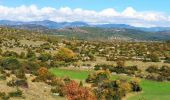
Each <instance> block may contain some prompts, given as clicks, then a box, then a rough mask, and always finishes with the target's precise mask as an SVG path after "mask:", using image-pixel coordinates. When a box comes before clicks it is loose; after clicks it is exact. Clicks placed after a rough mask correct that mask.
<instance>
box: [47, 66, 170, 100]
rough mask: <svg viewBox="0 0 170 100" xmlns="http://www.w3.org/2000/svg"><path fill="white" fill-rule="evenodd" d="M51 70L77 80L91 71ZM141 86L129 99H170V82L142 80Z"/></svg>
mask: <svg viewBox="0 0 170 100" xmlns="http://www.w3.org/2000/svg"><path fill="white" fill-rule="evenodd" d="M50 72H52V73H53V74H54V75H56V76H59V77H66V76H68V77H70V78H71V79H77V80H85V79H86V78H87V76H88V74H89V73H90V71H80V70H66V69H57V68H52V69H50ZM123 77H125V76H123ZM111 78H112V79H116V78H121V76H118V75H116V76H115V75H114V76H112V77H111ZM126 78H128V77H126ZM141 86H142V89H143V91H142V92H141V93H136V94H134V95H132V96H130V97H128V100H170V82H156V81H149V80H141Z"/></svg>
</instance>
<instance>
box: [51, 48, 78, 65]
mask: <svg viewBox="0 0 170 100" xmlns="http://www.w3.org/2000/svg"><path fill="white" fill-rule="evenodd" d="M54 58H55V59H56V60H58V61H65V62H72V61H74V60H75V58H76V54H75V53H74V52H73V51H72V50H70V49H68V48H60V49H59V50H58V53H57V54H56V55H55V57H54Z"/></svg>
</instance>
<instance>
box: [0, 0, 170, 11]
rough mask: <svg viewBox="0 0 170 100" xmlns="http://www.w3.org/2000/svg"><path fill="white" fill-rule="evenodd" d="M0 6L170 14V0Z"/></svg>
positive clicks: (6, 0)
mask: <svg viewBox="0 0 170 100" xmlns="http://www.w3.org/2000/svg"><path fill="white" fill-rule="evenodd" d="M0 1H1V2H0V4H1V5H4V6H9V7H16V6H20V5H32V4H34V5H37V6H38V7H46V6H50V7H54V8H60V7H64V6H68V7H70V8H82V9H89V10H96V11H99V10H102V9H105V8H114V9H116V10H118V11H122V10H124V9H125V8H126V7H129V6H130V7H133V8H135V9H136V10H138V11H148V10H149V11H159V12H165V13H168V14H170V9H169V6H170V0H0Z"/></svg>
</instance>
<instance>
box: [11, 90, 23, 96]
mask: <svg viewBox="0 0 170 100" xmlns="http://www.w3.org/2000/svg"><path fill="white" fill-rule="evenodd" d="M8 95H9V96H10V97H21V96H22V91H21V90H19V89H17V90H16V91H14V92H9V93H8Z"/></svg>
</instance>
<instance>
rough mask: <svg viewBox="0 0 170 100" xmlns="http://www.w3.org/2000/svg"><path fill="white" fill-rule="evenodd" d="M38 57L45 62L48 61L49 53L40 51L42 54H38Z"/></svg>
mask: <svg viewBox="0 0 170 100" xmlns="http://www.w3.org/2000/svg"><path fill="white" fill-rule="evenodd" d="M38 59H39V60H41V61H42V62H45V61H48V60H50V59H51V55H50V54H48V53H42V54H40V56H39V57H38Z"/></svg>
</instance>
